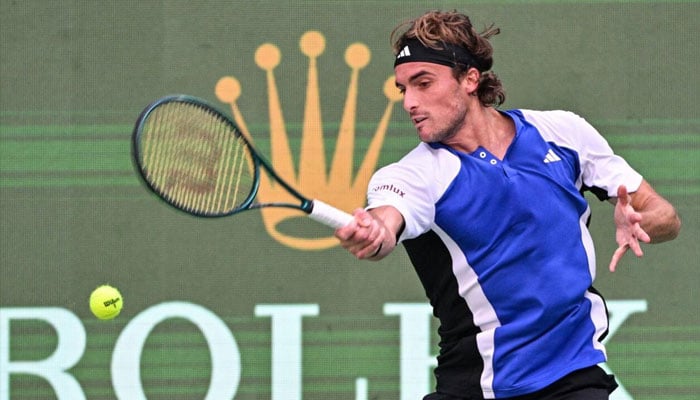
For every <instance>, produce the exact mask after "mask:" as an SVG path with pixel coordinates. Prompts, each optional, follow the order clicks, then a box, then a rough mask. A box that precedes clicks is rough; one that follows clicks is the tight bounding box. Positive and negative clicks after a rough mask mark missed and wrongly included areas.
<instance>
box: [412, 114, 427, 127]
mask: <svg viewBox="0 0 700 400" xmlns="http://www.w3.org/2000/svg"><path fill="white" fill-rule="evenodd" d="M427 119H428V117H425V116H414V117H411V121H413V125H414V126H416V127H418V125H420V123H421V122H423V121H425V120H427Z"/></svg>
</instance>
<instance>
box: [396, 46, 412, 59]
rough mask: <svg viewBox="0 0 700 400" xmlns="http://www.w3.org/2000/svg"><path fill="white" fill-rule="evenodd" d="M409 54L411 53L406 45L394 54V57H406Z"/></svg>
mask: <svg viewBox="0 0 700 400" xmlns="http://www.w3.org/2000/svg"><path fill="white" fill-rule="evenodd" d="M410 55H411V50H409V48H408V46H406V47H404V48H403V49H402V50H401V52H400V53H399V54H398V55H397V56H396V58H401V57H408V56H410Z"/></svg>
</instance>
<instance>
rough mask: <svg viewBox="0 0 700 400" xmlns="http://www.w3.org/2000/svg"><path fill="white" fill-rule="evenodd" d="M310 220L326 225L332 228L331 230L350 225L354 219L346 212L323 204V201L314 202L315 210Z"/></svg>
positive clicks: (312, 210) (312, 211) (310, 214)
mask: <svg viewBox="0 0 700 400" xmlns="http://www.w3.org/2000/svg"><path fill="white" fill-rule="evenodd" d="M309 218H311V219H313V220H314V221H317V222H320V223H322V224H324V225H327V226H330V227H331V228H342V227H343V226H345V225H347V224H349V223H350V221H352V220H353V218H354V217H353V216H352V215H350V214H348V213H346V212H345V211H341V210H339V209H337V208H335V207H333V206H331V205H329V204H326V203H324V202H322V201H321V200H314V201H313V208H312V209H311V212H310V213H309Z"/></svg>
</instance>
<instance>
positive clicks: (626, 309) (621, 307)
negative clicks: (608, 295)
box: [601, 300, 647, 400]
mask: <svg viewBox="0 0 700 400" xmlns="http://www.w3.org/2000/svg"><path fill="white" fill-rule="evenodd" d="M607 305H608V311H609V312H610V322H609V324H608V336H606V337H605V339H603V343H604V344H605V343H607V342H609V341H610V338H612V337H613V336H614V335H615V332H617V330H618V329H620V327H621V326H622V324H623V323H624V322H625V321H626V320H627V318H629V316H630V315H632V314H635V313H640V312H646V311H647V301H646V300H611V301H608V302H607ZM601 367H603V369H604V370H606V371H607V373H609V374H612V373H613V372H612V370H611V369H610V367H609V366H608V365H607V364H603V365H601ZM616 378H617V384H618V385H619V386H618V387H617V389H615V391H614V392H612V394H611V395H610V400H633V398H632V394H630V393H629V392H628V391H627V389H625V387H624V386H623V385H622V382H620V377H619V376H618V377H616Z"/></svg>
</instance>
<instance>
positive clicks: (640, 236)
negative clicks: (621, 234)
mask: <svg viewBox="0 0 700 400" xmlns="http://www.w3.org/2000/svg"><path fill="white" fill-rule="evenodd" d="M634 235H635V236H636V237H637V238H638V239H639V240H641V241H642V242H644V243H649V242H651V236H649V234H647V233H646V231H644V229H642V228H640V227H637V230H636V231H635V232H634Z"/></svg>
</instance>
